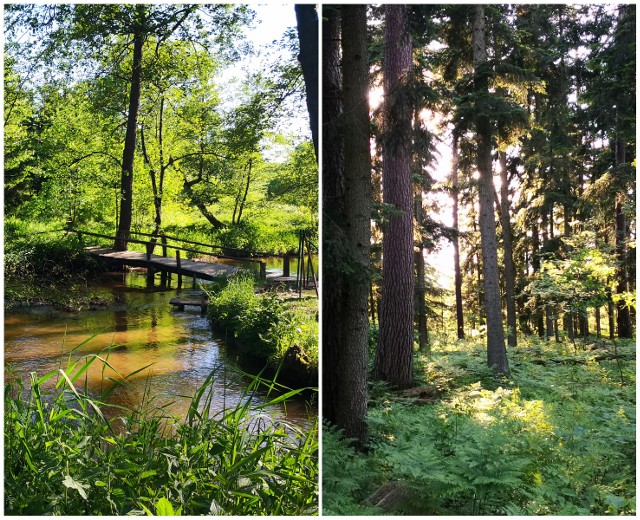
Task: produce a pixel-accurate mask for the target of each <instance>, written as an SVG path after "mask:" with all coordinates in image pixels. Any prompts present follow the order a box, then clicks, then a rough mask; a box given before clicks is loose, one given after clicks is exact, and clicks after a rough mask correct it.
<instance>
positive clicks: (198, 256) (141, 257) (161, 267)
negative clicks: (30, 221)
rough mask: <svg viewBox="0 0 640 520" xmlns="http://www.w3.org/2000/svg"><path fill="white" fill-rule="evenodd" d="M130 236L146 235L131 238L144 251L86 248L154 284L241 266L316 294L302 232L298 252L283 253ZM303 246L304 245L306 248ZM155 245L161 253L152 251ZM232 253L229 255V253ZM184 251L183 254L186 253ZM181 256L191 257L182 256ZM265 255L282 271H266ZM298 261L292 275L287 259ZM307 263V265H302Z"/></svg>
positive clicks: (221, 274)
mask: <svg viewBox="0 0 640 520" xmlns="http://www.w3.org/2000/svg"><path fill="white" fill-rule="evenodd" d="M67 232H70V233H76V234H77V235H78V237H79V239H80V240H81V242H86V240H85V239H84V237H85V236H87V237H95V238H101V239H108V240H110V241H113V240H115V237H113V236H110V235H104V234H100V233H93V232H90V231H82V230H78V229H67ZM131 234H132V235H137V236H141V237H143V238H147V240H143V239H140V238H130V239H129V240H128V242H129V243H131V244H140V245H142V246H144V249H145V252H140V251H115V250H114V249H112V248H108V247H102V246H95V245H94V246H87V247H86V248H85V249H86V250H87V251H88V252H89V253H90V254H91V255H92V256H95V257H97V258H99V259H100V260H102V261H104V262H108V263H111V264H114V265H118V266H132V267H142V268H144V269H146V271H147V282H148V283H150V284H153V280H154V276H155V274H156V273H158V272H159V273H160V275H161V284H162V285H166V284H167V282H169V283H170V282H171V275H172V274H176V275H177V277H178V287H182V278H183V277H188V278H192V279H193V284H194V285H195V281H196V279H203V280H216V279H219V278H227V277H229V276H232V275H233V274H235V273H236V272H238V271H239V270H241V269H244V270H251V271H255V272H257V273H258V275H259V278H260V279H262V280H267V281H268V282H272V283H291V284H293V283H295V284H296V287H297V288H298V290H299V292H301V291H302V289H303V288H312V287H313V288H315V290H316V294H317V293H318V286H317V281H316V276H315V271H314V269H313V263H312V259H311V250H312V247H313V245H312V244H311V243H310V242H309V241H308V239H307V238H305V237H304V233H301V236H300V242H299V247H298V252H297V253H296V252H293V253H290V254H284V255H274V254H271V253H264V252H259V251H248V250H241V249H233V248H225V247H222V246H216V245H212V244H204V243H202V242H194V241H191V240H184V239H180V238H177V237H174V236H170V235H164V234H163V235H152V234H148V233H137V232H136V233H134V232H132V233H131ZM305 245H306V247H305ZM156 248H158V252H159V253H160V254H155V252H154V251H155V250H156ZM169 250H173V251H175V254H174V255H169V254H168V251H169ZM228 253H231V254H228ZM185 254H186V255H185ZM183 255H185V256H187V255H188V256H189V257H191V258H184V257H183ZM265 257H281V258H283V270H282V273H280V272H279V271H277V272H268V271H267V264H266V262H265V261H264V259H265ZM296 257H297V260H298V269H297V272H296V273H295V276H291V272H290V260H291V258H296ZM305 264H306V267H305Z"/></svg>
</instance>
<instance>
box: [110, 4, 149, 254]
mask: <svg viewBox="0 0 640 520" xmlns="http://www.w3.org/2000/svg"><path fill="white" fill-rule="evenodd" d="M145 11H146V6H145V5H143V4H138V5H137V6H136V26H135V32H134V35H133V63H132V68H131V89H130V92H129V112H128V114H127V131H126V134H125V138H124V150H123V152H122V174H121V176H120V186H121V199H120V219H119V221H118V229H117V231H116V240H115V243H114V246H113V247H114V249H115V250H116V251H126V250H127V244H128V241H129V237H130V235H131V221H132V216H133V215H132V213H133V165H134V161H135V153H136V131H137V126H138V108H139V106H140V89H141V85H142V47H143V45H144V26H143V24H144V19H145Z"/></svg>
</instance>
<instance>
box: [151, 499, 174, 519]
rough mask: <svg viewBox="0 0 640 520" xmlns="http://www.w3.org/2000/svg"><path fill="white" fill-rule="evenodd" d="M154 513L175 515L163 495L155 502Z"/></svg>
mask: <svg viewBox="0 0 640 520" xmlns="http://www.w3.org/2000/svg"><path fill="white" fill-rule="evenodd" d="M156 514H157V515H158V516H176V513H175V511H174V510H173V506H172V505H171V502H169V501H168V500H167V499H166V498H165V497H162V498H161V499H160V500H158V501H157V502H156Z"/></svg>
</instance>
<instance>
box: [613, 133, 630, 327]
mask: <svg viewBox="0 0 640 520" xmlns="http://www.w3.org/2000/svg"><path fill="white" fill-rule="evenodd" d="M624 163H625V143H624V139H622V138H621V137H618V138H617V140H616V166H617V167H618V168H620V167H621V166H622V165H623V164H624ZM615 211H616V256H617V259H618V273H617V279H618V285H617V287H616V292H617V293H618V294H620V295H621V294H624V293H625V292H627V290H628V277H627V218H626V215H625V214H624V210H623V208H622V202H621V201H620V200H616V204H615ZM616 311H617V318H618V319H617V325H618V337H619V338H631V337H632V336H633V331H632V330H631V317H630V315H629V307H627V306H626V305H625V302H624V300H621V301H619V302H618V303H617V304H616Z"/></svg>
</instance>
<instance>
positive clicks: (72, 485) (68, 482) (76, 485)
mask: <svg viewBox="0 0 640 520" xmlns="http://www.w3.org/2000/svg"><path fill="white" fill-rule="evenodd" d="M62 483H63V484H64V485H65V486H66V487H68V488H69V489H75V490H77V491H78V493H80V496H81V497H82V498H84V499H85V500H87V493H86V492H85V490H84V488H85V486H84V485H83V484H81V483H80V482H78V481H77V480H74V479H73V478H72V477H71V475H66V476H65V477H64V480H63V481H62Z"/></svg>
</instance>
